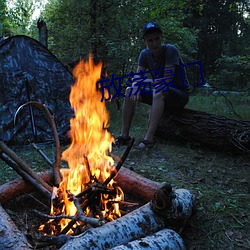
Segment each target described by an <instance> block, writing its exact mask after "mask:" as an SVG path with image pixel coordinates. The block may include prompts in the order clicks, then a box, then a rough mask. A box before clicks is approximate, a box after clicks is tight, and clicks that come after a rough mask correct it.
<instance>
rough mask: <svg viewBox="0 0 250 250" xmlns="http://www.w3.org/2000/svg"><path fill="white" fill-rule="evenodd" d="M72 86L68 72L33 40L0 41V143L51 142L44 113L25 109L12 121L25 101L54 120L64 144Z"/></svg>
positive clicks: (72, 80) (43, 47) (51, 135)
mask: <svg viewBox="0 0 250 250" xmlns="http://www.w3.org/2000/svg"><path fill="white" fill-rule="evenodd" d="M73 83H74V77H73V75H72V74H71V72H70V70H68V69H67V67H65V66H64V65H63V64H62V63H61V62H60V61H59V60H58V59H57V58H56V56H55V55H53V54H52V53H51V52H50V51H49V50H48V49H47V48H46V47H45V46H44V45H42V44H41V43H40V42H38V41H37V40H35V39H32V38H30V37H27V36H23V35H19V36H13V37H9V38H6V39H4V38H2V39H0V140H2V141H5V142H7V143H8V144H25V143H29V142H46V141H50V140H53V133H52V130H51V127H50V124H49V122H48V119H47V117H46V115H45V112H44V111H42V110H40V109H38V108H36V107H33V106H32V105H25V106H24V107H23V108H22V109H21V110H20V111H19V112H18V114H17V115H16V119H14V117H15V114H16V111H17V110H18V108H19V107H20V106H21V105H23V104H25V103H27V102H28V101H35V102H39V103H42V104H44V105H45V106H46V107H47V108H48V109H49V110H50V113H51V114H52V115H53V116H54V120H55V122H56V126H57V132H58V135H59V139H60V140H61V141H64V140H67V139H68V137H67V132H68V130H69V128H70V123H69V122H70V118H71V117H72V116H73V110H72V108H71V107H70V103H69V94H70V87H71V85H72V84H73Z"/></svg>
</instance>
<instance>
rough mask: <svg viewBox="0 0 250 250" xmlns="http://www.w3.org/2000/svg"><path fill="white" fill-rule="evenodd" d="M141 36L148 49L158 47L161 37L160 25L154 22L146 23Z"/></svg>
mask: <svg viewBox="0 0 250 250" xmlns="http://www.w3.org/2000/svg"><path fill="white" fill-rule="evenodd" d="M142 38H143V40H144V43H145V45H146V46H147V47H148V48H149V49H150V50H155V49H159V48H160V46H161V38H162V30H161V27H160V26H159V25H158V24H157V23H155V22H149V23H147V24H146V25H145V26H144V28H143V30H142Z"/></svg>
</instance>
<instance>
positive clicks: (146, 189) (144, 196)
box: [114, 167, 162, 203]
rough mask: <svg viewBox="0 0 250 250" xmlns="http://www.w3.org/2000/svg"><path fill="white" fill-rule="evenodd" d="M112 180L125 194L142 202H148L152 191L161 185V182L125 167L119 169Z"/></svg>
mask: <svg viewBox="0 0 250 250" xmlns="http://www.w3.org/2000/svg"><path fill="white" fill-rule="evenodd" d="M114 181H115V182H117V183H118V184H119V186H120V187H121V188H122V190H123V191H124V192H125V195H126V193H128V194H129V195H132V196H133V197H135V198H136V199H138V200H140V201H141V202H142V203H147V202H149V201H150V200H151V199H152V198H153V195H154V193H155V192H156V191H157V190H158V189H159V188H160V187H161V186H162V184H161V183H159V182H155V181H152V180H150V179H148V178H145V177H143V176H142V175H139V174H137V173H136V172H133V171H131V170H129V169H127V168H125V167H122V168H121V169H120V171H119V172H118V174H117V176H116V177H115V178H114ZM125 200H126V197H125Z"/></svg>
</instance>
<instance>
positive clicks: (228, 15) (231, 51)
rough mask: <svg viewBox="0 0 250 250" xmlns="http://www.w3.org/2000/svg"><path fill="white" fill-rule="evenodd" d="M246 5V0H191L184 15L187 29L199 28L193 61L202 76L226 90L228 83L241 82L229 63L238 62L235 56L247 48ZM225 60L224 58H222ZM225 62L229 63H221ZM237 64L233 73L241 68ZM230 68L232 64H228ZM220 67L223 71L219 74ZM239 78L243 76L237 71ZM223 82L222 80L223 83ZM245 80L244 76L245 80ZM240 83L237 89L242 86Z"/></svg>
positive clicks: (243, 53)
mask: <svg viewBox="0 0 250 250" xmlns="http://www.w3.org/2000/svg"><path fill="white" fill-rule="evenodd" d="M249 8H250V4H249V1H247V0H243V1H241V0H238V1H235V0H208V1H204V0H195V1H191V2H190V5H189V10H188V12H190V13H191V15H190V16H189V17H188V18H187V19H186V21H185V23H186V25H187V26H189V27H196V28H197V29H199V35H198V48H199V49H198V53H197V59H198V60H200V61H202V62H203V65H204V71H205V74H206V75H208V76H209V79H210V80H211V81H214V83H216V84H217V85H218V81H221V80H222V85H226V84H227V87H228V80H230V79H231V80H232V81H234V84H235V83H236V84H237V82H242V81H241V80H239V78H238V77H233V78H231V76H233V75H234V73H235V72H233V71H234V70H235V69H236V68H235V67H229V68H228V67H227V66H230V63H229V62H230V61H233V59H239V57H238V56H239V55H242V56H243V57H244V56H246V47H248V48H249V45H248V46H247V44H249V23H248V22H247V19H248V18H249ZM226 57H228V59H226ZM230 58H231V59H230ZM226 61H227V62H228V63H229V64H226V63H223V62H226ZM241 61H245V60H244V59H242V60H239V61H238V64H239V65H238V66H239V67H237V70H240V71H241V68H245V67H244V65H240V62H241ZM231 66H232V65H231ZM222 67H226V68H223V70H224V71H222ZM239 74H240V75H242V74H245V71H244V70H243V71H241V72H240V73H239ZM223 79H224V80H223ZM246 79H247V77H246ZM245 85H246V82H242V85H241V86H245Z"/></svg>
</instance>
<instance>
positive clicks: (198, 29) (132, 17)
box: [0, 0, 250, 87]
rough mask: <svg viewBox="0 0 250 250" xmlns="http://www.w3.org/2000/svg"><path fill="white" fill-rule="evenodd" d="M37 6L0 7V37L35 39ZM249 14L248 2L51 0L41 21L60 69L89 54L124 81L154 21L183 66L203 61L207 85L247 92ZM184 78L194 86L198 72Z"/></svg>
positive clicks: (30, 0) (20, 3) (30, 2)
mask: <svg viewBox="0 0 250 250" xmlns="http://www.w3.org/2000/svg"><path fill="white" fill-rule="evenodd" d="M38 2H39V1H33V0H25V1H23V0H16V5H15V7H14V8H13V9H11V10H9V11H8V12H7V9H6V4H5V1H4V0H2V1H1V12H0V20H1V26H0V31H1V33H2V34H3V35H9V34H28V35H30V36H32V37H34V38H37V37H38V36H37V33H38V31H37V29H36V21H37V20H30V18H31V16H32V13H33V12H34V8H35V6H36V4H37V3H38ZM249 9H250V4H249V2H248V0H192V1H190V0H171V1H163V0H145V1H138V0H136V1H132V0H119V1H116V0H88V1H87V0H86V1H80V2H79V1H77V0H51V1H48V3H47V4H46V8H45V9H44V11H43V13H42V14H41V18H42V19H43V20H44V21H46V23H47V27H48V30H49V49H50V50H51V51H52V52H54V53H55V54H56V55H57V57H58V58H59V59H60V60H61V61H62V62H63V63H64V64H65V65H68V64H69V63H71V62H72V61H75V60H77V59H78V58H79V57H80V56H82V57H85V58H86V57H87V56H88V55H89V53H92V55H93V57H94V59H95V60H96V61H99V60H101V61H102V62H103V65H104V70H106V71H107V72H108V73H109V74H112V73H114V74H115V76H116V77H121V76H123V75H124V74H128V73H130V72H131V71H134V70H135V68H136V65H137V60H138V55H139V52H140V50H141V49H142V48H144V44H143V41H142V37H141V29H142V27H143V25H144V24H145V23H147V22H149V21H156V22H157V23H159V24H160V25H161V26H162V29H163V34H164V42H165V43H172V44H174V45H176V46H177V47H178V49H179V50H180V51H181V54H182V56H183V58H184V61H185V62H186V63H190V62H195V61H201V63H202V69H203V72H204V75H205V78H206V80H210V81H212V83H213V84H217V85H219V84H221V85H226V84H227V86H228V83H229V82H230V84H231V85H233V84H234V86H237V87H245V86H247V83H248V82H249V77H248V76H249V75H248V74H249V73H248V72H249V64H248V63H247V62H248V61H249V58H248V55H249V52H250V47H249V46H250V45H249V40H250V32H249V25H250V22H249ZM8 31H9V32H8ZM189 75H190V77H191V82H193V83H195V82H196V81H197V82H198V78H199V77H200V76H199V75H200V72H199V69H197V68H196V69H191V70H189ZM229 78H230V79H229Z"/></svg>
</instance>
